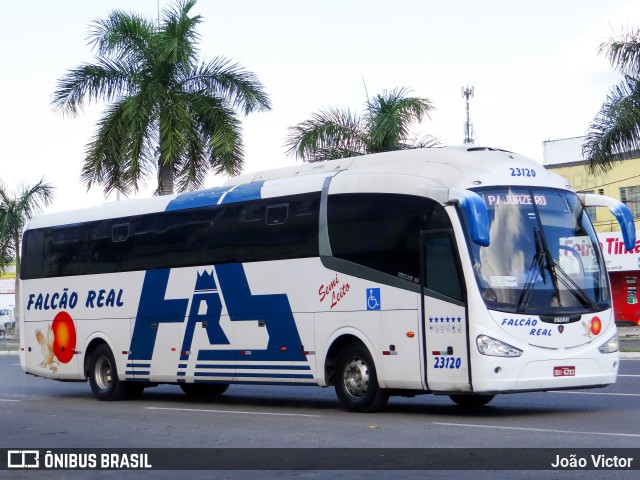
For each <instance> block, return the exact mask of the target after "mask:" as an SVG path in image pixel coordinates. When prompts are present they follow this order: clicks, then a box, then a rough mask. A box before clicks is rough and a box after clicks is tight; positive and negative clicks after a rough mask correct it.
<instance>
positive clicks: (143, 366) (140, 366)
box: [127, 363, 151, 368]
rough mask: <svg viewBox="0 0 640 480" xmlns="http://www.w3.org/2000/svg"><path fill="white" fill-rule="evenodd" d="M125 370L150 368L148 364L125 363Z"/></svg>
mask: <svg viewBox="0 0 640 480" xmlns="http://www.w3.org/2000/svg"><path fill="white" fill-rule="evenodd" d="M127 368H151V364H150V363H127Z"/></svg>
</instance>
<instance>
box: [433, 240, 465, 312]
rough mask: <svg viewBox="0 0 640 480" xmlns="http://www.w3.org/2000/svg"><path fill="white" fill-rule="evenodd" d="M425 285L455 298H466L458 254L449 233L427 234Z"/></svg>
mask: <svg viewBox="0 0 640 480" xmlns="http://www.w3.org/2000/svg"><path fill="white" fill-rule="evenodd" d="M424 249H425V264H426V265H425V274H426V279H425V287H426V288H428V289H429V290H433V291H434V292H437V293H441V294H443V295H446V296H447V297H450V298H453V299H455V300H460V301H463V300H464V294H463V289H462V281H461V278H460V271H459V267H458V261H457V255H456V251H455V248H454V245H453V243H452V241H451V236H450V235H448V234H447V233H438V234H432V235H428V234H427V235H425V240H424Z"/></svg>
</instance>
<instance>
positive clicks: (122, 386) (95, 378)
mask: <svg viewBox="0 0 640 480" xmlns="http://www.w3.org/2000/svg"><path fill="white" fill-rule="evenodd" d="M89 384H90V385H91V391H92V392H93V395H94V396H95V397H96V398H97V399H98V400H121V399H123V398H124V397H125V396H126V394H127V387H126V383H125V382H121V381H120V380H119V379H118V371H117V370H116V362H115V359H114V358H113V353H111V349H110V348H109V347H108V346H107V345H106V344H104V343H103V344H102V345H98V347H96V349H95V350H94V351H93V353H92V354H91V358H90V359H89Z"/></svg>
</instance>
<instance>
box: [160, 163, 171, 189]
mask: <svg viewBox="0 0 640 480" xmlns="http://www.w3.org/2000/svg"><path fill="white" fill-rule="evenodd" d="M158 163H159V165H158V193H159V194H160V195H171V194H172V193H173V164H171V163H169V164H164V165H163V162H162V160H160V161H159V162H158Z"/></svg>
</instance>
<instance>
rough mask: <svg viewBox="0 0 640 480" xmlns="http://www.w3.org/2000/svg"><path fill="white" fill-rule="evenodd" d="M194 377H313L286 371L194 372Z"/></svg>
mask: <svg viewBox="0 0 640 480" xmlns="http://www.w3.org/2000/svg"><path fill="white" fill-rule="evenodd" d="M193 375H194V376H196V377H249V378H250V377H255V378H313V375H307V374H296V373H291V374H286V373H231V372H229V373H218V372H195V373H194V374H193Z"/></svg>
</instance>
